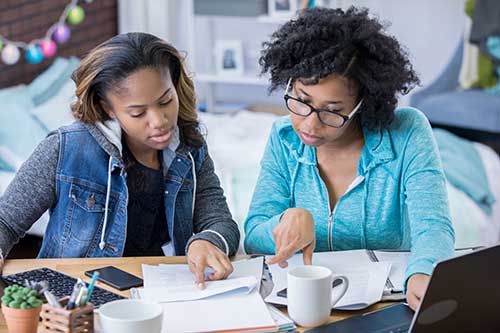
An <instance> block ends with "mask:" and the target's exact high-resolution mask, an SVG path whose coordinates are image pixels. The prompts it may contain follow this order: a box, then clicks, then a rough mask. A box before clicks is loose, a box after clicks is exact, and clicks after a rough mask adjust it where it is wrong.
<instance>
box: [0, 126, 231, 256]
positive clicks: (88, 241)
mask: <svg viewBox="0 0 500 333" xmlns="http://www.w3.org/2000/svg"><path fill="white" fill-rule="evenodd" d="M107 123H109V124H107V125H109V126H107V125H103V124H100V126H99V124H98V126H96V125H89V124H83V123H81V122H75V123H73V124H71V125H69V126H65V127H61V128H60V129H59V130H58V131H57V134H56V135H53V136H52V139H51V140H49V139H50V138H51V136H49V137H48V138H47V139H46V141H51V142H52V146H53V145H54V144H56V142H57V144H58V149H56V150H58V153H57V159H56V160H55V161H54V162H55V163H53V165H51V163H48V162H47V161H46V158H45V157H40V158H37V157H39V156H40V155H42V154H43V153H44V150H45V151H47V154H48V155H50V153H49V152H48V151H49V149H47V146H48V145H49V144H47V143H45V145H43V144H41V145H40V146H39V147H38V148H37V149H36V150H35V152H34V153H33V154H32V156H31V157H30V159H29V160H28V161H27V162H26V163H25V165H23V167H21V169H20V171H19V172H18V174H17V175H16V178H15V179H14V180H13V182H12V183H11V184H10V185H9V188H8V189H7V191H6V193H5V195H4V196H3V197H2V198H1V200H0V231H3V230H5V232H1V233H2V234H3V236H0V248H2V249H4V251H8V250H9V249H10V247H11V245H12V244H13V243H14V241H16V240H17V238H19V237H22V235H23V233H24V232H25V231H26V230H27V229H28V228H29V226H30V225H31V224H32V223H33V222H34V218H35V217H36V218H38V217H37V216H35V215H36V214H30V213H29V212H28V213H26V212H19V213H18V215H17V216H12V215H16V214H12V212H10V211H9V212H7V211H5V210H4V207H7V206H8V201H9V200H14V199H13V198H12V196H16V195H18V196H19V194H20V193H22V192H25V193H26V191H29V189H27V188H26V186H25V184H26V183H28V182H27V181H26V180H27V179H30V177H31V178H36V177H34V175H33V173H35V172H36V170H33V169H35V168H36V163H37V162H36V161H35V160H37V159H38V160H39V161H41V162H45V163H42V165H37V167H38V168H41V169H46V168H48V169H49V170H48V172H52V173H49V174H50V175H51V176H52V175H53V176H52V177H48V178H55V182H54V179H48V180H46V181H45V183H44V180H43V179H40V178H39V177H38V178H36V181H37V182H38V183H39V184H33V185H35V186H36V185H38V186H42V187H45V188H46V191H45V192H46V197H49V198H50V197H52V200H45V199H43V198H40V199H39V200H38V201H37V202H33V200H35V201H36V199H31V200H25V202H24V205H23V202H22V201H21V202H19V201H18V206H21V207H22V206H24V210H25V211H26V209H28V210H31V211H32V212H33V211H36V212H40V211H42V212H43V208H44V207H43V206H48V207H47V208H49V209H50V220H49V223H48V226H47V230H46V232H45V237H44V240H43V244H42V248H41V250H40V253H39V255H38V256H39V257H40V258H54V257H119V256H122V254H123V250H124V247H125V241H126V237H127V203H128V191H127V182H126V176H127V174H126V171H125V168H124V162H123V160H122V157H121V131H120V129H119V126H117V125H116V124H114V126H111V125H112V122H107ZM54 136H57V139H58V140H55V139H54ZM44 147H45V148H44ZM52 148H53V147H52ZM172 154H173V156H172ZM163 155H164V156H170V158H171V163H169V165H167V166H165V164H164V170H163V173H164V181H165V187H164V206H165V214H166V221H167V224H168V231H169V234H170V239H171V240H172V241H171V244H170V254H171V255H185V254H186V250H187V247H188V246H189V244H190V243H191V242H192V241H193V240H196V239H204V240H207V241H209V242H211V243H213V244H215V245H216V246H218V247H219V248H220V249H221V250H222V251H223V252H225V253H226V254H228V255H232V254H234V253H235V252H236V250H237V248H238V243H239V231H238V227H237V225H236V223H235V222H234V221H233V220H232V218H231V214H230V212H229V209H228V207H227V204H226V201H225V197H224V194H223V191H222V188H221V187H220V183H219V180H218V178H217V176H216V174H215V173H214V168H213V162H212V160H211V158H210V156H209V155H208V151H207V146H206V144H204V145H203V146H202V147H200V148H198V149H195V148H192V147H190V146H187V145H185V144H184V143H183V142H182V139H181V142H180V144H179V146H178V148H177V149H176V150H175V151H174V152H171V154H170V155H169V154H166V153H164V154H163ZM49 159H50V158H49ZM52 160H54V159H53V158H52ZM52 169H54V170H52ZM54 176H55V177H54ZM52 187H53V188H52ZM51 192H53V193H52V195H51ZM34 196H35V197H37V195H36V194H35V195H34ZM26 201H29V202H26ZM46 201H49V202H48V203H47V202H46ZM38 203H39V204H38ZM37 204H38V205H37ZM40 206H42V207H40ZM38 215H39V214H38ZM28 217H29V218H28ZM16 219H17V221H16ZM27 220H28V221H27Z"/></svg>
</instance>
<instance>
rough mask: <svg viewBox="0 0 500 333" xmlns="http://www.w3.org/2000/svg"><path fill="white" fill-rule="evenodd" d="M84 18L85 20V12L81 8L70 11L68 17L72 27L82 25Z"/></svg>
mask: <svg viewBox="0 0 500 333" xmlns="http://www.w3.org/2000/svg"><path fill="white" fill-rule="evenodd" d="M84 18H85V11H84V10H83V8H82V7H80V6H75V7H73V8H72V9H71V10H70V11H69V13H68V16H67V19H68V22H69V23H70V24H71V25H77V24H80V23H81V22H82V21H83V19H84Z"/></svg>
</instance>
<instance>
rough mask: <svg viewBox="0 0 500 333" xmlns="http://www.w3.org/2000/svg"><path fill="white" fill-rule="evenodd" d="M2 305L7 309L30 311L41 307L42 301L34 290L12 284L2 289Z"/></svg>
mask: <svg viewBox="0 0 500 333" xmlns="http://www.w3.org/2000/svg"><path fill="white" fill-rule="evenodd" d="M2 303H3V304H5V305H6V306H8V307H9V308H14V309H31V308H37V307H39V306H40V305H42V300H41V299H40V297H39V295H38V292H37V291H36V290H33V289H30V288H27V287H21V286H19V285H17V284H14V285H12V286H8V287H7V288H5V289H4V295H3V296H2Z"/></svg>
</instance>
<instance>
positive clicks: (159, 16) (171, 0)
mask: <svg viewBox="0 0 500 333" xmlns="http://www.w3.org/2000/svg"><path fill="white" fill-rule="evenodd" d="M174 29H175V0H118V32H119V33H125V32H148V33H151V34H153V35H156V36H157V37H160V38H162V39H165V40H167V41H171V40H172V38H173V37H174V36H173V34H174Z"/></svg>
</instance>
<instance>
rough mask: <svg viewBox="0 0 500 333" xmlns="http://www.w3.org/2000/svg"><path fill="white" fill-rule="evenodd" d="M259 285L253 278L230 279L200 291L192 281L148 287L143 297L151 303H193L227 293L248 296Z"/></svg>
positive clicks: (210, 284)
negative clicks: (169, 285)
mask: <svg viewBox="0 0 500 333" xmlns="http://www.w3.org/2000/svg"><path fill="white" fill-rule="evenodd" d="M258 285H259V281H257V280H256V279H255V277H253V276H247V277H241V278H231V277H230V278H228V279H227V280H221V281H207V282H205V289H203V290H200V288H198V286H197V285H196V284H194V283H192V282H191V281H187V283H185V284H183V283H180V284H179V285H176V286H173V287H148V288H144V292H143V295H144V297H145V298H147V299H148V300H150V301H153V302H157V303H166V302H179V301H192V300H196V299H203V298H207V297H211V296H214V295H219V294H223V293H227V292H230V291H231V292H241V293H244V294H248V293H250V292H251V291H253V290H254V289H255V288H256V287H257V286H258Z"/></svg>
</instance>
